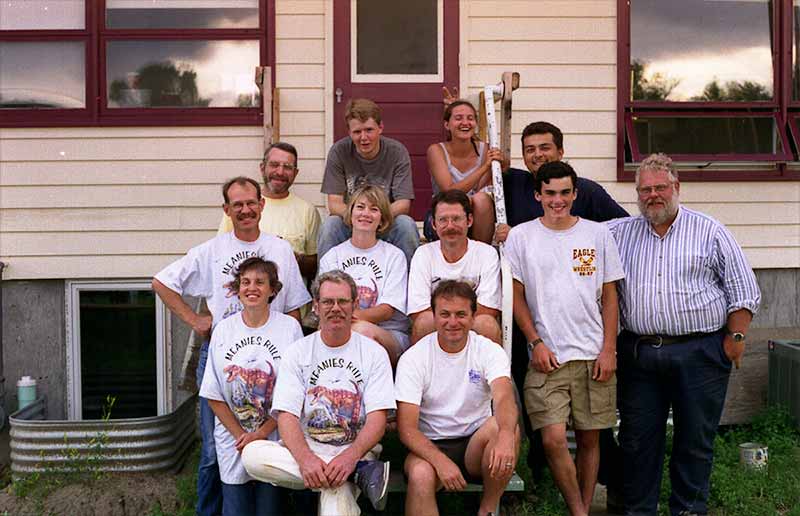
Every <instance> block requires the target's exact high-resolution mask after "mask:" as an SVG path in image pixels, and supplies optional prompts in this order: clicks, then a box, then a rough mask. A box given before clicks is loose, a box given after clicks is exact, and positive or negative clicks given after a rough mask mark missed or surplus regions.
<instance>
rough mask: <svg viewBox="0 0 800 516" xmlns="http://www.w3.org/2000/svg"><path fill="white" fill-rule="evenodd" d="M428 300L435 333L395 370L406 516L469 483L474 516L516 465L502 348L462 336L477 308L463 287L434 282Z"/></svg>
mask: <svg viewBox="0 0 800 516" xmlns="http://www.w3.org/2000/svg"><path fill="white" fill-rule="evenodd" d="M431 303H432V305H433V314H434V320H435V322H436V330H437V331H436V332H435V333H431V334H429V335H427V336H426V337H424V338H423V339H422V340H420V341H419V342H417V343H416V344H415V345H414V346H412V347H411V348H410V349H409V350H408V351H407V352H406V353H404V354H403V356H401V357H400V362H399V364H398V366H397V379H396V383H395V397H396V398H397V402H398V403H397V405H398V407H397V424H398V430H399V433H400V440H401V441H403V444H405V445H406V447H407V448H408V449H409V451H410V453H409V454H408V457H407V458H406V462H405V473H406V476H407V478H408V493H407V494H406V514H413V515H419V514H426V515H427V514H437V508H436V491H437V490H438V489H440V488H444V489H446V490H448V491H460V490H462V489H464V488H465V487H466V485H467V480H470V481H473V482H483V495H482V497H481V505H480V509H479V510H478V514H479V515H482V516H485V515H486V514H488V513H490V512H491V511H493V510H494V509H495V507H497V505H498V503H499V502H500V497H501V496H502V494H503V491H505V488H506V485H507V484H508V481H509V480H510V479H511V475H512V474H513V473H514V466H515V465H516V463H517V452H518V451H519V440H520V430H519V425H518V424H517V417H518V412H517V404H516V401H515V396H514V387H513V383H512V382H511V364H510V362H509V360H508V357H507V356H506V354H505V352H504V351H503V348H501V347H500V346H497V345H496V344H495V343H493V342H492V341H490V340H489V339H487V338H485V337H482V336H480V335H478V334H476V333H475V332H472V331H470V328H472V323H473V318H474V316H475V312H476V310H477V307H478V301H477V296H476V295H475V292H474V291H473V290H472V287H471V285H469V284H468V283H465V282H462V281H457V280H444V281H441V282H440V283H439V284H438V285H437V286H436V289H435V290H434V291H433V295H432V299H431ZM492 407H494V415H492Z"/></svg>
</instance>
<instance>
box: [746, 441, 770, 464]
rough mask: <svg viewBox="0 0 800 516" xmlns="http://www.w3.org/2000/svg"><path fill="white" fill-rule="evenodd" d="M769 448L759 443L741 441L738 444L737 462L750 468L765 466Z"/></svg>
mask: <svg viewBox="0 0 800 516" xmlns="http://www.w3.org/2000/svg"><path fill="white" fill-rule="evenodd" d="M768 459H769V448H768V447H767V445H765V444H761V443H742V444H740V445H739V463H740V464H741V465H742V466H744V467H746V468H752V469H763V468H765V467H767V460H768Z"/></svg>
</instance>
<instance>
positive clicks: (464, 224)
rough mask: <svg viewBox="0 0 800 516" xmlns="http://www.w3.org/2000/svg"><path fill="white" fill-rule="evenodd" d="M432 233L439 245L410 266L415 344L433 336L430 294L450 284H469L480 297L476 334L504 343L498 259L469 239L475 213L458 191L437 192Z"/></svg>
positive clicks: (427, 247)
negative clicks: (454, 281) (443, 283)
mask: <svg viewBox="0 0 800 516" xmlns="http://www.w3.org/2000/svg"><path fill="white" fill-rule="evenodd" d="M431 212H432V217H433V228H434V230H436V234H437V235H438V236H439V240H436V241H435V242H431V243H429V244H425V245H423V246H420V248H419V249H417V252H416V253H415V254H414V258H413V259H412V260H411V272H410V273H409V275H408V307H407V310H408V315H409V317H411V321H412V328H411V342H412V343H416V342H417V341H418V340H419V339H421V338H422V337H424V336H425V335H428V334H429V333H433V332H434V330H435V329H436V328H435V324H434V317H433V311H432V310H431V292H433V290H434V289H435V288H436V286H437V285H438V283H439V282H440V281H442V280H446V279H457V280H461V281H466V282H467V283H469V284H470V285H472V288H474V289H475V293H476V294H477V296H478V309H477V310H476V311H475V322H474V323H473V325H472V329H473V330H474V331H475V332H476V333H479V334H481V335H483V336H484V337H486V338H488V339H491V340H493V341H494V342H497V343H498V344H499V343H500V341H501V338H502V331H501V330H500V325H499V324H498V323H497V317H498V315H500V259H499V258H498V256H497V251H495V250H494V248H493V247H492V246H490V245H488V244H484V243H483V242H478V241H476V240H471V239H469V238H467V231H469V228H470V226H472V207H471V204H470V200H469V197H467V194H466V193H464V192H462V191H460V190H447V191H444V192H439V193H438V194H436V195H435V196H434V197H433V201H432V205H431Z"/></svg>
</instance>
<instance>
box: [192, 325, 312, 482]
mask: <svg viewBox="0 0 800 516" xmlns="http://www.w3.org/2000/svg"><path fill="white" fill-rule="evenodd" d="M302 337H303V331H302V330H301V329H300V324H299V323H298V322H297V321H296V320H295V319H294V318H293V317H290V316H288V315H284V314H282V313H278V312H270V315H269V319H268V320H267V322H266V324H264V325H263V326H261V327H259V328H250V327H248V326H247V325H246V324H245V323H244V320H243V319H242V314H241V313H239V314H236V315H235V316H233V317H229V318H227V319H225V320H224V321H222V322H221V323H219V324H218V325H217V327H216V328H215V329H214V333H213V334H212V336H211V344H210V345H209V348H208V364H206V372H205V374H204V376H203V383H202V385H201V386H200V396H202V397H204V398H208V399H210V400H218V401H224V402H225V403H227V404H228V407H229V408H230V409H231V411H232V412H233V415H234V416H236V419H238V420H239V424H240V425H241V426H242V428H243V429H244V430H245V431H246V432H253V431H255V430H257V429H258V427H260V426H261V425H262V423H264V421H265V420H266V418H267V415H268V414H269V409H270V406H271V404H272V394H273V391H274V389H275V380H276V378H277V376H278V364H279V362H280V359H281V356H282V355H283V354H284V353H285V352H286V350H287V349H288V348H289V347H291V345H292V342H294V341H296V340H298V339H301V338H302ZM269 439H270V440H273V441H276V440H277V439H278V432H277V431H275V432H273V433H272V434H271V435H270V436H269ZM214 443H215V447H216V449H217V461H218V462H219V473H220V477H221V478H222V481H223V482H225V483H226V484H244V483H245V482H248V481H250V480H252V478H250V476H249V475H248V474H247V472H246V471H245V469H244V466H243V465H242V458H241V455H240V454H239V452H237V451H236V446H235V443H236V439H234V437H233V435H232V434H231V433H230V432H228V429H227V428H225V425H223V424H222V423H220V421H219V419H216V418H215V425H214Z"/></svg>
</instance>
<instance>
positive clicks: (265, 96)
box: [255, 66, 274, 150]
mask: <svg viewBox="0 0 800 516" xmlns="http://www.w3.org/2000/svg"><path fill="white" fill-rule="evenodd" d="M255 81H256V86H257V87H258V91H259V93H260V94H261V112H262V114H263V118H264V150H266V149H267V147H269V146H270V145H271V144H272V141H273V135H272V133H273V127H272V126H273V114H274V111H273V105H272V68H271V67H269V66H257V67H256V76H255Z"/></svg>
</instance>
